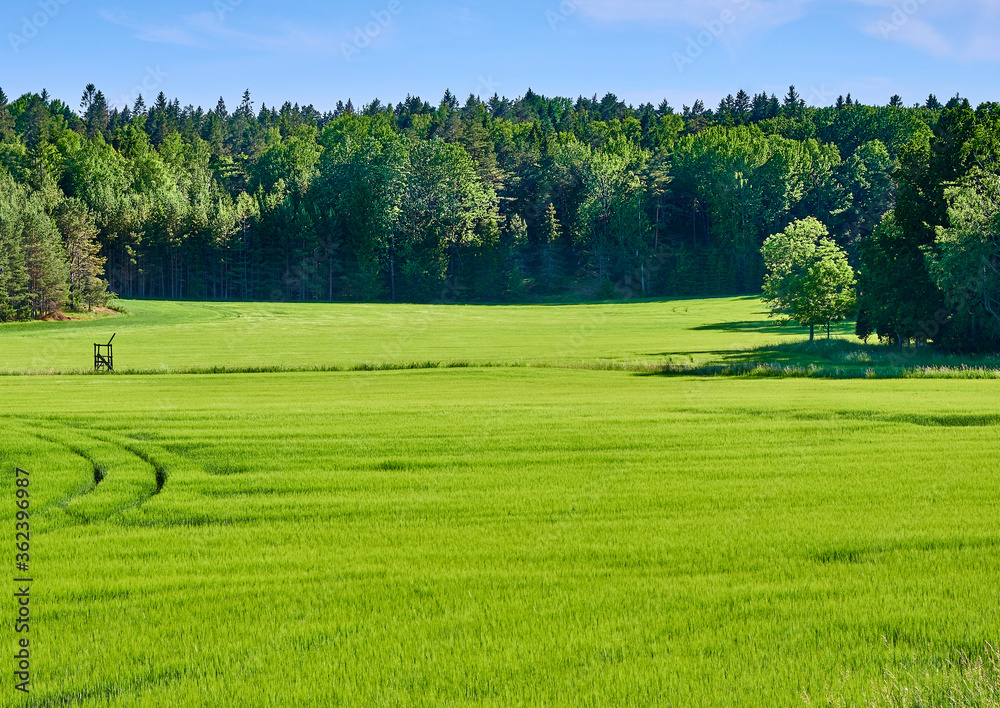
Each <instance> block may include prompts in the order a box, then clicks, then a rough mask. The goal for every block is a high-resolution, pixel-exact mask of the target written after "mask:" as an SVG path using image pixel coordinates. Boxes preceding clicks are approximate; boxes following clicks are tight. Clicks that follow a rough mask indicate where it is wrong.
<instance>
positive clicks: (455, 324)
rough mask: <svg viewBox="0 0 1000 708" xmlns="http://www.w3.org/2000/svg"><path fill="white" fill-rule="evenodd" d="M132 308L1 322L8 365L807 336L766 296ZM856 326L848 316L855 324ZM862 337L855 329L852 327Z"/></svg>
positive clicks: (387, 358)
mask: <svg viewBox="0 0 1000 708" xmlns="http://www.w3.org/2000/svg"><path fill="white" fill-rule="evenodd" d="M125 307H126V308H127V309H128V312H129V313H130V316H128V317H116V318H111V319H98V320H93V321H89V322H75V323H72V324H71V325H67V324H66V323H64V322H31V323H26V324H10V325H3V326H0V337H2V338H3V339H2V341H3V350H2V352H3V353H2V355H0V373H3V372H7V373H10V372H52V371H55V372H79V371H86V370H88V369H90V368H92V367H93V344H94V343H96V342H101V343H104V342H106V341H108V339H109V338H110V337H111V335H112V334H114V333H117V336H116V338H115V342H114V343H115V344H116V345H117V347H116V349H115V356H116V366H117V368H118V369H120V370H140V371H151V370H152V371H156V370H163V371H172V372H178V371H185V370H187V369H192V368H193V369H205V368H210V367H233V368H240V367H244V368H253V367H267V366H275V365H281V366H286V367H290V368H302V367H318V366H331V367H335V366H339V367H351V366H356V365H359V364H366V363H372V364H408V363H424V362H429V361H432V362H443V363H447V362H456V361H458V362H469V363H475V364H494V363H551V364H568V365H576V364H579V363H592V362H632V361H642V362H651V363H656V364H661V363H664V362H665V361H668V360H672V361H676V362H690V361H695V362H701V361H707V360H712V359H715V358H717V357H719V356H723V355H726V354H729V353H731V352H733V351H738V350H742V349H747V348H751V347H758V346H762V345H767V344H773V343H776V342H779V341H797V340H802V339H804V338H806V337H805V335H804V332H806V331H807V330H803V329H800V328H796V327H794V326H787V327H782V326H780V325H778V324H777V323H775V322H773V321H769V320H768V319H767V317H766V314H765V313H764V308H763V306H762V305H761V302H760V300H759V299H756V298H723V299H713V300H679V301H668V302H651V303H638V304H604V305H570V306H549V307H546V306H529V307H517V306H512V307H483V306H435V305H395V306H385V305H312V304H280V305H269V304H246V303H210V304H208V303H178V302H138V301H137V302H127V303H125ZM852 330H853V327H851V326H848V325H842V326H840V327H839V328H838V332H839V333H840V334H841V335H842V336H847V334H848V333H849V332H851V331H852ZM852 339H853V338H852Z"/></svg>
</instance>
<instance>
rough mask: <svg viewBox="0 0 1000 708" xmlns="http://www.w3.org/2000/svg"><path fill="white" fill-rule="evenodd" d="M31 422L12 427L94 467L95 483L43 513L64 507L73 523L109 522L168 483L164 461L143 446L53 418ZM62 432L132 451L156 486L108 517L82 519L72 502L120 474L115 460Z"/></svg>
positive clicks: (129, 452) (131, 453)
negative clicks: (158, 459)
mask: <svg viewBox="0 0 1000 708" xmlns="http://www.w3.org/2000/svg"><path fill="white" fill-rule="evenodd" d="M30 424H31V426H32V427H30V428H29V427H26V426H25V425H24V424H22V423H21V422H20V421H18V422H14V424H13V425H12V426H11V427H14V428H15V429H17V430H18V431H19V432H21V433H23V434H25V435H28V436H31V437H33V438H35V439H37V440H41V441H43V442H46V443H50V444H52V445H56V446H59V447H62V448H64V449H66V450H68V451H69V452H70V453H72V454H73V455H75V456H77V457H79V458H81V459H83V460H85V461H86V462H87V464H88V465H90V467H91V468H92V469H93V481H92V482H90V483H88V484H87V485H85V486H82V487H80V488H78V489H77V490H76V491H73V492H70V493H69V494H67V495H66V496H64V497H62V498H61V499H59V500H57V501H54V502H50V503H48V504H46V505H45V506H43V507H41V508H39V510H38V511H39V512H44V511H46V510H48V509H50V508H53V507H54V508H57V509H61V510H62V511H64V512H66V513H67V514H68V515H69V516H70V517H72V518H73V519H74V521H75V523H74V524H72V525H81V524H87V523H93V522H96V521H105V520H108V519H110V518H113V517H114V516H117V515H119V514H121V513H123V512H125V511H128V510H130V509H138V508H139V507H141V506H142V505H143V504H145V503H146V502H147V501H149V500H150V499H152V498H153V497H155V496H156V495H158V494H159V493H160V492H162V491H163V488H164V486H165V485H166V482H167V477H168V471H167V468H166V467H165V466H164V465H162V464H160V463H159V461H157V460H156V458H155V457H154V456H153V455H151V454H150V453H149V452H148V451H146V450H143V449H141V448H140V447H138V446H137V445H134V444H130V443H128V442H125V441H123V440H122V439H120V438H119V437H118V436H114V435H111V434H108V433H101V432H98V431H92V430H86V429H83V428H78V427H75V426H70V425H60V424H54V423H53V422H51V421H30ZM39 429H41V430H39ZM60 431H66V432H71V433H73V434H75V435H77V436H79V437H81V438H84V439H86V440H88V441H92V442H93V443H95V444H97V445H107V446H110V447H112V448H114V449H118V450H121V451H122V452H126V453H128V454H129V455H130V456H131V457H134V458H136V459H137V460H139V461H140V462H141V463H142V465H143V466H144V467H147V468H148V469H149V470H150V471H151V472H152V475H151V476H152V478H153V480H152V481H153V483H154V486H153V488H152V489H151V490H149V491H148V492H146V493H141V494H139V495H137V496H135V497H134V498H131V499H129V500H126V501H125V503H124V504H122V505H120V506H117V507H116V508H115V510H114V511H113V512H112V513H110V514H108V515H106V516H104V517H99V518H89V519H87V518H81V516H80V515H79V514H78V513H74V512H73V510H72V509H71V508H70V505H71V504H73V503H74V502H77V501H80V500H83V499H85V498H86V497H88V496H90V495H92V494H94V493H95V492H97V491H98V490H99V489H101V486H102V484H103V483H104V482H105V480H107V479H109V475H114V474H116V473H115V472H114V471H113V469H112V468H113V467H114V465H113V464H112V463H109V462H108V461H107V460H102V459H101V458H100V456H99V455H95V454H94V453H93V452H92V451H88V450H87V449H86V448H85V446H81V445H80V444H79V443H74V442H69V441H67V440H66V439H65V435H62V436H61V435H60V434H59V433H60ZM109 470H111V471H109Z"/></svg>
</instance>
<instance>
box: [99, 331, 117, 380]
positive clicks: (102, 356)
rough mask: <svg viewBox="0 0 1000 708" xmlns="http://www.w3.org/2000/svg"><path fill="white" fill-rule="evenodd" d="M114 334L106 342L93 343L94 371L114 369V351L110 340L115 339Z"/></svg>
mask: <svg viewBox="0 0 1000 708" xmlns="http://www.w3.org/2000/svg"><path fill="white" fill-rule="evenodd" d="M116 334H118V333H117V332H115V334H112V335H111V339H109V340H108V343H107V344H95V345H94V371H114V370H115V356H114V351H113V350H112V349H111V342H113V341H115V335H116Z"/></svg>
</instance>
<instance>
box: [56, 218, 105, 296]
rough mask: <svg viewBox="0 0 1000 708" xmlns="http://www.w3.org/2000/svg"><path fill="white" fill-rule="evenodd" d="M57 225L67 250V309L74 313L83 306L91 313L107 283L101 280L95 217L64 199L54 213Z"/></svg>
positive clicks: (100, 258)
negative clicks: (69, 308)
mask: <svg viewBox="0 0 1000 708" xmlns="http://www.w3.org/2000/svg"><path fill="white" fill-rule="evenodd" d="M56 224H57V226H58V227H59V231H60V232H61V233H62V237H63V243H64V244H65V246H66V256H67V260H68V264H69V301H70V307H71V308H72V309H74V310H77V309H80V308H81V306H82V305H83V304H84V303H86V305H87V309H88V310H90V309H92V308H93V307H94V305H95V304H100V303H101V302H102V301H103V300H104V297H105V295H106V293H107V283H105V282H104V281H103V280H102V279H101V276H102V275H104V263H105V260H106V259H105V258H102V257H101V255H100V251H101V245H100V244H99V243H98V242H97V236H98V228H97V223H96V221H95V220H94V215H93V214H91V213H90V211H89V210H88V209H87V207H86V205H85V204H84V203H83V202H81V201H79V200H78V199H67V200H65V201H63V202H62V203H61V204H60V205H59V207H58V208H57V210H56Z"/></svg>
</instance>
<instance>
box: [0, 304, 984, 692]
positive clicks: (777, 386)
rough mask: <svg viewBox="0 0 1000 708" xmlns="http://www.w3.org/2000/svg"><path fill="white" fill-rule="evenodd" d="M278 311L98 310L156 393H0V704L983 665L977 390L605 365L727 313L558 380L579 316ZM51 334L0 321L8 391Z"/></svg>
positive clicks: (64, 351) (750, 684)
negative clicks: (13, 575) (19, 572)
mask: <svg viewBox="0 0 1000 708" xmlns="http://www.w3.org/2000/svg"><path fill="white" fill-rule="evenodd" d="M147 306H148V307H149V308H151V309H150V310H149V311H147V312H146V313H145V314H143V313H142V312H141V310H142V308H143V307H147ZM286 307H288V306H285V305H279V306H265V305H257V306H253V307H252V308H250V309H251V310H252V311H255V312H258V313H259V314H258V315H254V316H255V317H260V319H261V324H260V325H259V327H258V328H257V331H258V335H259V336H257V337H252V336H250V335H249V333H248V330H247V329H246V327H247V324H246V323H245V322H243V321H242V320H243V319H245V318H240V317H228V316H220V317H219V318H218V319H213V318H212V317H210V316H209V314H206V313H211V312H213V311H214V310H213V308H215V306H214V305H197V304H178V305H171V304H166V303H129V309H130V310H132V311H133V313H134V314H133V315H132V316H131V317H128V318H121V319H119V320H117V321H115V322H114V324H115V325H116V326H117V327H118V332H119V335H118V337H117V338H116V339H115V343H116V345H119V346H120V347H121V349H120V350H119V351H116V355H118V356H116V358H119V357H125V359H122V360H131V362H133V363H132V364H130V365H134V366H136V367H146V368H148V369H150V370H154V371H155V370H158V369H160V367H161V365H162V367H163V369H164V370H166V371H173V372H175V373H172V374H171V375H149V374H147V375H129V374H119V375H116V376H77V375H63V376H7V377H2V378H0V430H2V431H3V435H2V436H0V473H2V475H0V500H2V499H6V500H13V494H14V486H13V484H14V483H13V475H12V468H13V466H14V465H19V466H21V467H25V468H28V469H30V470H31V472H32V475H33V477H32V479H33V482H32V487H31V493H32V504H33V509H34V516H33V518H32V524H33V532H34V533H33V535H32V544H33V549H32V551H33V560H32V572H33V574H34V577H35V578H36V583H35V586H34V588H33V593H34V596H33V599H32V617H33V622H34V624H33V626H32V647H33V653H32V662H33V667H34V668H33V670H34V672H35V674H34V679H35V685H34V687H33V689H34V692H33V693H32V695H31V696H30V697H29V698H28V699H26V700H22V699H20V698H19V697H18V696H16V695H15V694H14V692H13V691H12V690H10V687H9V685H8V686H6V687H4V688H3V689H0V704H3V705H32V706H61V705H82V706H95V707H96V706H101V707H105V706H171V705H176V706H188V705H193V706H215V705H247V706H266V705H295V706H328V705H344V706H354V705H385V706H389V705H428V706H430V705H469V706H471V705H477V706H478V705H488V706H489V705H491V706H511V705H550V706H563V705H566V706H568V705H574V706H576V705H590V706H605V705H622V706H646V705H663V706H719V705H740V706H787V705H802V704H803V698H802V697H803V696H805V695H808V696H810V697H813V700H816V698H815V697H826V696H827V694H828V693H829V694H830V696H832V697H831V699H830V700H836V701H841V702H842V704H843V705H869V703H868V702H866V701H870V700H871V699H872V697H873V696H874V695H875V693H874V691H875V689H877V688H878V687H879V686H881V685H882V683H883V682H884V681H885V680H886V676H887V675H886V674H885V670H886V667H899V666H900V665H901V664H904V663H906V665H907V666H910V667H934V666H942V667H943V666H946V665H945V664H944V663H942V662H943V661H944V659H948V658H952V659H953V658H954V657H955V656H956V655H957V654H958V653H961V654H962V655H964V656H966V657H968V663H967V664H956V666H961V667H962V668H961V672H965V671H966V667H968V671H971V672H973V673H971V674H969V676H971V677H972V678H971V679H970V680H975V675H974V672H975V671H978V670H979V669H978V668H977V667H978V666H979V665H978V664H976V661H977V660H978V659H980V658H983V660H984V662H985V663H983V664H982V670H983V672H987V670H988V668H989V667H990V666H993V664H991V663H990V655H989V654H988V652H984V650H983V647H984V646H986V642H994V645H995V641H996V635H997V633H998V630H1000V602H998V599H1000V598H998V596H997V583H996V578H997V577H1000V554H998V553H997V548H998V546H1000V533H998V532H997V525H996V513H997V509H998V507H1000V470H998V469H997V466H996V464H995V460H996V459H998V457H1000V436H998V435H997V433H998V427H1000V409H998V406H997V400H998V399H997V396H996V382H995V381H989V380H972V379H968V380H946V379H926V380H918V379H892V380H864V379H858V380H833V379H829V380H809V379H797V378H776V379H773V380H758V379H755V378H752V377H721V376H717V377H689V376H648V375H636V373H635V372H636V371H641V370H642V368H641V366H640V364H645V363H650V362H653V363H655V362H656V361H659V362H660V363H659V364H658V365H659V366H661V367H662V364H663V363H664V362H665V361H666V360H667V359H668V358H670V357H673V358H675V359H676V360H677V361H680V360H681V359H682V358H684V359H687V360H688V361H689V362H690V360H691V359H694V360H696V361H697V360H698V359H699V357H702V356H704V357H705V359H704V361H712V358H713V357H714V358H715V359H716V360H718V358H719V357H739V356H744V355H746V352H747V351H748V350H752V349H753V348H754V347H757V346H764V345H767V343H768V342H769V341H773V340H774V337H775V333H774V332H771V331H761V330H757V329H754V328H752V327H749V326H748V325H741V326H740V328H738V329H732V328H729V327H723V328H712V325H711V323H712V322H745V321H750V320H752V317H753V313H752V308H754V307H756V305H754V304H753V303H751V302H750V301H747V300H739V299H737V300H715V301H696V302H691V303H682V302H674V303H646V304H642V305H613V306H608V307H611V308H617V309H612V310H608V311H607V318H606V319H605V320H604V321H603V324H598V325H595V326H594V327H593V328H592V329H590V330H588V335H587V336H583V338H582V341H579V342H578V343H577V344H576V346H577V349H576V350H575V351H574V353H572V354H567V353H566V350H565V349H564V348H563V347H562V343H564V342H566V341H567V340H568V338H569V337H570V336H571V333H572V332H574V331H579V330H580V326H581V323H585V322H587V321H588V315H587V314H586V312H585V310H586V308H583V309H576V308H569V309H564V308H537V309H531V308H512V309H511V311H508V310H507V308H476V309H473V310H467V309H466V308H455V311H454V312H450V311H442V312H436V313H435V315H434V316H435V317H436V318H438V319H436V320H435V325H434V326H433V327H430V328H428V329H426V330H421V329H420V327H419V326H414V328H413V329H407V324H406V317H405V316H404V314H403V313H401V312H400V311H397V310H396V308H391V307H384V308H383V310H384V312H382V313H380V311H379V310H377V309H374V310H370V309H366V308H363V307H362V308H360V309H361V310H364V311H365V312H366V313H367V314H366V315H365V316H366V317H367V318H368V319H369V320H370V321H371V322H372V323H381V324H382V325H383V326H381V327H378V326H375V324H371V325H370V326H369V328H368V330H367V336H366V335H365V328H364V327H363V326H361V325H360V324H357V325H355V326H348V325H346V324H344V328H343V332H340V330H339V329H338V325H337V324H336V322H341V323H342V324H343V323H345V322H347V321H348V320H347V319H338V318H346V317H347V315H348V314H349V313H350V312H351V308H350V307H347V306H333V307H331V308H328V307H325V306H313V309H312V314H313V317H312V318H307V317H306V315H307V314H309V312H310V310H309V308H308V307H305V306H303V307H302V308H301V309H300V308H290V309H288V310H287V311H286V310H285V308H286ZM598 307H603V306H598ZM185 308H187V309H188V317H189V319H190V322H189V324H187V325H186V324H185V316H184V309H185ZM255 308H256V309H255ZM341 308H343V309H341ZM675 309H676V313H675V315H674V316H675V317H676V320H677V321H676V323H675V324H674V325H670V326H666V325H664V326H663V327H662V329H663V331H662V332H661V333H660V337H659V341H658V340H657V336H656V334H655V330H656V326H657V323H658V322H659V323H661V324H662V323H663V322H670V321H671V320H670V318H669V317H668V316H667V314H668V313H672V312H674V311H675ZM404 311H405V308H404ZM281 312H287V314H285V315H282V314H280V313H281ZM267 313H271V314H267ZM490 313H493V314H492V316H493V317H495V318H496V321H497V325H496V327H495V328H493V330H491V328H490V327H489V326H488V322H487V321H481V319H482V318H486V317H487V315H490ZM692 313H694V314H692ZM326 315H329V317H330V318H331V320H332V321H331V322H326V320H325V319H324V317H325V316H326ZM713 315H714V316H713ZM248 316H249V315H248ZM682 316H683V317H682ZM286 317H287V318H290V320H291V321H290V322H288V323H286V322H284V319H285V318H286ZM359 317H360V315H359ZM143 318H145V319H143ZM685 318H686V319H685ZM699 318H700V319H701V321H702V322H703V324H701V325H699V324H697V322H698V320H699ZM546 320H548V325H546ZM309 321H314V322H319V324H314V325H312V327H314V329H309V327H310V325H309V324H308V323H309ZM387 322H392V323H393V324H391V325H389V324H386V323H387ZM705 323H707V324H705ZM61 326H62V327H63V328H64V329H58V328H55V327H53V328H50V327H49V326H48V325H46V324H44V323H43V324H41V325H18V326H14V327H12V328H10V329H5V328H3V327H0V339H2V341H3V342H4V344H6V343H7V342H8V341H10V342H12V344H11V346H10V347H9V348H8V347H5V348H4V349H3V352H4V354H3V356H4V364H5V365H6V366H7V367H8V370H9V371H18V372H22V373H23V372H24V371H26V370H30V369H31V368H32V364H31V361H30V360H26V359H25V358H24V357H25V356H26V352H30V351H31V350H32V348H39V347H41V348H44V347H47V346H48V347H51V351H52V352H53V356H54V357H55V358H56V359H58V361H57V362H56V364H55V365H57V366H60V367H62V366H66V367H67V368H69V367H70V363H71V362H70V354H71V353H72V352H73V351H74V348H75V347H76V346H77V344H79V343H80V342H83V343H88V345H87V346H89V343H92V342H91V341H90V340H93V341H101V337H99V336H97V333H98V332H101V333H103V329H95V328H96V327H98V326H99V327H105V326H106V323H99V325H98V324H94V323H90V322H73V323H61ZM761 326H762V327H766V326H767V323H766V322H764V323H763V324H762V325H761ZM299 328H306V330H307V331H306V332H305V333H300V332H299ZM698 328H701V329H698ZM463 329H464V330H467V331H468V339H467V341H466V340H463V339H462V338H461V332H462V331H463ZM518 329H520V330H521V331H523V335H522V336H521V337H520V338H519V339H516V340H515V341H509V340H511V339H512V338H513V335H512V334H511V332H512V331H514V330H518ZM631 329H634V330H635V336H634V337H632V336H631ZM494 330H495V331H494ZM186 331H190V332H191V333H194V334H197V335H198V336H197V337H192V341H196V342H200V344H199V345H198V346H199V347H200V348H196V347H194V345H192V344H191V343H190V342H188V341H187V339H186V338H185V337H183V336H181V335H182V334H183V333H184V332H186ZM491 331H493V335H492V336H491ZM401 332H404V333H405V336H403V335H402V334H400V333H401ZM8 335H10V339H9V340H8ZM168 335H169V336H168ZM797 336H798V335H792V334H790V335H789V339H790V340H794V339H795V338H796V337H797ZM158 337H159V339H158ZM379 338H387V339H388V341H396V342H399V341H402V342H403V343H404V344H403V345H401V346H402V349H403V351H402V352H400V351H398V350H397V349H395V348H393V349H392V350H391V351H390V350H385V352H386V353H385V354H384V355H383V356H378V352H379V351H380V346H381V345H380V343H379ZM491 338H492V339H493V340H495V344H496V349H498V350H502V351H498V352H495V353H494V355H493V356H492V357H491V356H490V354H491V348H490V340H491ZM50 339H51V340H52V342H51V343H50V344H47V342H48V341H49V340H50ZM160 340H162V341H163V342H164V343H163V344H162V345H161V346H157V342H158V341H160ZM104 341H106V338H105V339H104ZM230 341H237V342H240V344H239V346H236V347H235V348H234V349H233V350H232V351H234V352H237V353H236V354H233V356H232V359H233V361H231V362H228V363H227V362H226V361H225V357H226V356H228V354H227V352H228V351H230V349H229V348H230V344H229V343H228V342H230ZM574 341H576V340H574ZM725 342H730V344H729V345H727V344H725ZM616 344H617V347H618V350H617V351H616V350H615V346H616ZM787 346H790V347H798V346H804V345H800V344H794V342H789V343H788V345H787ZM824 346H838V345H824ZM727 347H730V348H727ZM8 352H10V357H9V358H7V357H8V354H7V353H8ZM120 352H121V353H120ZM268 352H271V353H272V354H274V353H275V352H277V353H278V354H280V355H281V356H282V357H283V358H278V356H277V355H275V356H276V358H275V359H271V360H270V361H268V360H267V358H266V357H267V353H268ZM84 353H85V354H88V353H89V351H87V350H86V348H85V351H84ZM390 353H391V355H392V356H390V355H389V354H390ZM73 355H74V356H75V354H73ZM60 357H62V358H60ZM650 357H651V358H650ZM515 360H520V361H522V362H523V365H521V366H508V365H507V364H508V363H510V362H512V361H515ZM406 361H411V362H415V363H414V364H413V365H412V366H409V365H406V364H401V363H400V362H406ZM358 362H368V364H358ZM421 362H423V363H421ZM442 362H447V363H449V364H451V366H449V367H444V366H442V365H441V363H442ZM490 362H493V363H494V364H495V365H493V366H486V365H484V364H489V363H490ZM629 362H631V363H629ZM868 363H869V362H865V364H868ZM496 364H501V365H496ZM626 364H627V365H628V366H626ZM198 366H200V367H204V368H205V369H206V370H207V368H208V367H212V366H219V367H223V368H221V369H220V371H223V372H227V371H228V373H201V374H190V373H187V374H185V373H177V372H179V371H181V370H183V369H184V368H187V367H198ZM267 366H271V367H273V370H272V371H270V372H262V373H251V372H250V370H251V369H253V367H267ZM225 367H233V368H232V370H231V371H230V370H229V369H226V368H225ZM286 367H302V368H303V369H304V368H307V367H315V368H319V367H329V369H330V370H314V371H308V370H299V371H289V370H284V369H285V368H286ZM366 367H367V368H366ZM348 368H354V369H357V370H346V369H348ZM622 368H629V370H620V369H622ZM335 369H337V370H335ZM339 369H345V370H339ZM645 373H648V372H645ZM98 479H100V482H99V483H97V482H96V480H98ZM0 508H2V509H3V512H2V519H3V521H2V523H3V527H4V534H6V535H5V536H4V537H5V538H6V539H7V542H8V543H9V544H10V543H13V538H12V535H13V521H12V518H11V515H12V509H13V506H12V504H11V503H3V504H2V505H0ZM8 562H9V560H8ZM3 603H4V604H3V605H2V606H0V611H2V612H3V613H4V615H5V616H7V617H10V616H11V615H12V613H13V609H14V608H13V604H12V598H11V597H10V593H6V594H5V596H4V599H3ZM3 636H4V637H5V638H6V639H5V640H4V641H6V642H7V646H8V647H13V640H12V638H11V637H12V635H11V633H10V632H7V633H4V635H3ZM7 661H9V660H7ZM923 670H924V669H922V668H913V669H912V671H911V675H904V674H902V673H901V672H895V673H894V674H893V675H894V676H899V677H900V678H899V685H900V686H911V685H912V686H914V687H918V686H921V685H923V683H922V682H924V674H922V673H921V671H923ZM942 670H944V669H942ZM958 671H959V670H958V669H955V670H953V671H952V672H951V675H952V676H953V678H955V680H958V679H957V676H958V675H959V674H958V673H957V672H958ZM931 675H932V677H933V676H934V674H931ZM961 675H962V676H965V675H966V674H965V673H962V674H961ZM984 675H986V676H989V674H988V673H985V674H984ZM993 675H995V674H993ZM934 680H937V679H934ZM831 686H835V690H833V689H830V688H829V687H831ZM831 691H832V692H831ZM934 695H937V694H934ZM942 695H943V694H942ZM834 705H836V703H834ZM879 705H881V704H879ZM888 705H897V704H891V703H890V704H888ZM898 705H902V704H898ZM932 705H937V704H933V703H932ZM985 705H989V704H985Z"/></svg>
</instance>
